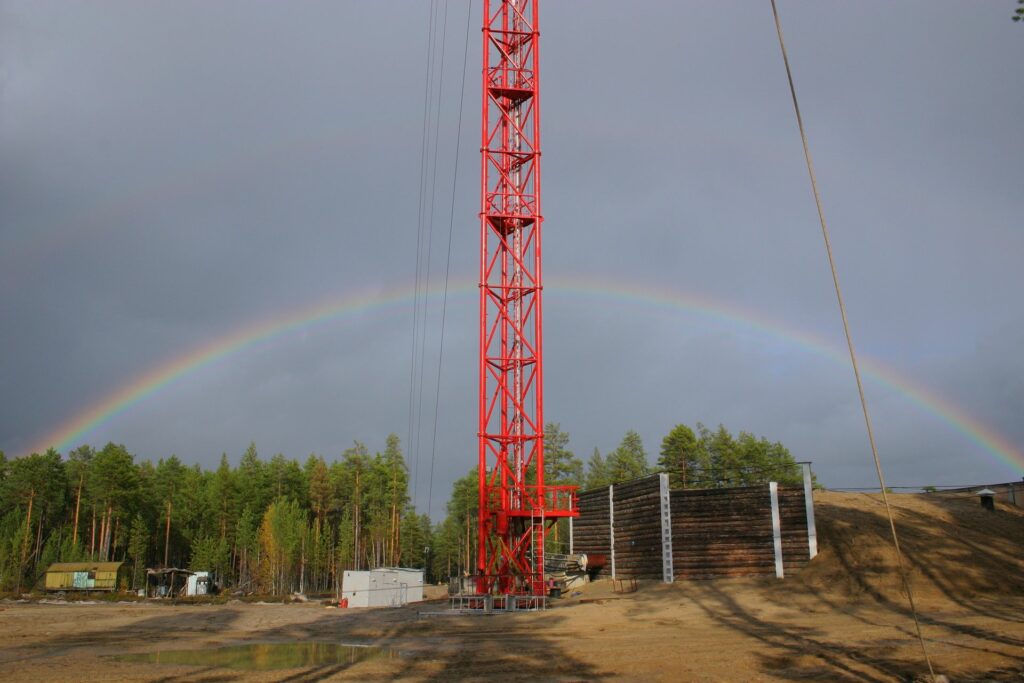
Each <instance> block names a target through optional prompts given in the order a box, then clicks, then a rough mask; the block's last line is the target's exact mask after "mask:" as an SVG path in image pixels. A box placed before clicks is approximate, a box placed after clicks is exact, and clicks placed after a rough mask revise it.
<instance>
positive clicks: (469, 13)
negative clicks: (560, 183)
mask: <svg viewBox="0 0 1024 683" xmlns="http://www.w3.org/2000/svg"><path fill="white" fill-rule="evenodd" d="M466 5H467V6H466V38H465V44H464V45H463V48H462V84H461V86H460V87H459V121H458V124H457V125H456V131H455V168H454V170H453V172H452V200H451V205H450V206H449V209H448V257H447V260H446V261H445V265H444V293H443V294H442V296H441V338H440V343H439V345H438V350H437V385H436V391H435V395H434V435H433V438H432V440H431V444H430V479H429V484H428V487H427V514H428V515H429V514H430V504H431V502H432V499H433V495H434V459H435V455H436V453H437V417H438V407H439V406H440V404H441V365H442V361H443V359H444V327H445V320H446V318H447V314H448V280H449V275H450V274H451V265H452V229H453V226H454V223H455V191H456V185H457V183H458V181H459V151H460V149H461V147H462V144H461V143H462V113H463V107H464V104H465V101H466V63H467V62H468V60H469V28H470V21H471V20H472V17H473V2H472V0H469V2H467V3H466Z"/></svg>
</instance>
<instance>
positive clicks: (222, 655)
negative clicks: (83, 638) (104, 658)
mask: <svg viewBox="0 0 1024 683" xmlns="http://www.w3.org/2000/svg"><path fill="white" fill-rule="evenodd" d="M400 656H401V655H400V654H399V652H398V650H393V649H391V648H385V647H369V646H363V645H342V644H339V643H325V642H322V641H319V642H318V641H305V642H301V643H254V644H250V645H230V646H227V647H216V648H204V649H200V650H157V651H155V652H141V653H138V654H128V655H115V656H113V657H112V659H114V660H115V661H118V662H134V663H142V664H185V665H190V666H212V667H221V668H226V669H243V670H247V671H268V670H271V669H295V668H300V667H306V666H331V665H335V664H355V663H357V662H365V661H370V660H379V659H397V658H398V657H400Z"/></svg>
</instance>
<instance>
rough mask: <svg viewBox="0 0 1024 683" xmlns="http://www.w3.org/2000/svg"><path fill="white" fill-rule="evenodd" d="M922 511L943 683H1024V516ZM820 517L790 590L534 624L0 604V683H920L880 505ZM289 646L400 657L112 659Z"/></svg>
mask: <svg viewBox="0 0 1024 683" xmlns="http://www.w3.org/2000/svg"><path fill="white" fill-rule="evenodd" d="M923 498H924V497H915V498H913V499H912V498H910V497H905V498H904V497H901V501H900V504H899V506H900V507H899V514H900V517H898V521H899V522H900V523H901V525H902V526H904V527H908V529H907V543H908V546H909V550H910V552H911V564H912V566H913V568H914V573H913V576H914V581H915V590H916V591H918V592H919V609H920V611H921V614H922V626H923V629H924V635H925V638H926V641H927V645H928V650H929V653H930V654H931V657H932V660H933V662H934V663H935V665H936V670H937V671H938V672H939V673H943V674H946V675H947V676H949V677H950V679H951V680H954V681H959V680H999V681H1024V590H1021V588H1020V586H1021V583H1022V582H1024V565H1022V559H1021V557H1022V549H1024V516H1022V515H1020V514H1019V513H1017V512H1012V513H1002V514H1000V513H997V515H996V516H995V517H993V516H991V515H989V513H984V514H985V515H989V516H987V517H986V516H977V517H976V519H975V515H976V511H975V510H974V509H973V507H971V506H969V503H970V502H971V501H960V500H950V501H940V500H936V499H933V500H922V499H923ZM818 503H819V505H818V509H819V517H820V524H821V527H822V529H821V531H822V542H823V543H822V545H823V548H822V554H821V555H820V556H819V558H818V559H816V560H815V561H814V562H813V563H812V564H811V565H809V566H808V568H807V569H805V570H804V571H803V572H802V573H801V574H800V575H798V576H794V577H787V578H786V579H784V580H782V581H779V580H776V579H774V578H771V579H769V578H748V579H729V580H718V581H700V582H680V583H676V584H674V585H667V586H666V585H661V584H655V583H646V584H641V587H640V590H639V591H638V592H637V593H635V594H632V595H628V596H620V595H616V594H614V593H612V592H611V587H610V585H609V583H608V582H606V581H602V582H596V583H594V584H591V585H589V586H587V587H586V588H585V590H584V591H583V592H582V594H581V595H578V596H574V597H569V598H566V599H563V600H560V601H557V603H556V604H555V605H554V606H553V607H552V608H551V609H549V610H548V611H546V612H540V613H521V614H510V615H501V616H474V617H465V616H460V617H453V616H433V617H427V616H420V615H419V614H418V613H419V612H420V611H423V610H436V609H441V608H443V607H444V604H443V603H425V604H424V603H421V604H419V605H411V606H408V607H405V608H400V609H347V610H341V609H328V608H325V607H323V606H322V605H316V604H312V603H306V604H292V605H262V604H244V603H229V604H227V605H219V606H214V605H170V604H159V603H114V604H96V603H93V604H76V603H67V604H42V603H38V602H35V603H31V602H29V603H21V602H6V603H0V680H3V681H10V682H12V683H13V682H16V681H31V682H32V683H40V682H42V681H95V680H117V681H151V682H157V681H159V682H161V683H171V682H178V681H200V682H205V683H215V682H220V681H278V682H280V683H285V682H289V683H298V682H300V681H301V682H312V681H328V680H395V679H398V680H452V679H464V680H484V679H487V680H503V681H504V680H531V681H533V680H552V681H583V680H593V679H603V680H625V681H631V680H635V681H759V680H760V681H776V680H778V681H794V680H819V681H891V680H924V676H925V674H926V673H927V668H926V666H925V664H924V660H923V657H922V654H921V649H920V645H919V644H918V642H917V640H916V639H915V638H914V626H913V621H912V619H911V617H910V614H909V610H908V608H907V604H906V600H905V598H904V597H903V596H901V595H900V591H899V590H898V587H896V588H894V587H892V586H891V585H890V584H891V581H892V579H891V576H890V575H889V572H888V569H887V567H888V564H889V563H890V562H891V558H889V557H887V556H886V548H885V546H884V544H883V543H882V541H883V540H884V537H882V536H879V535H878V533H877V531H878V529H879V528H881V529H883V530H884V526H881V525H882V524H883V523H884V519H883V518H881V517H880V516H879V515H878V510H877V508H878V503H877V501H876V500H874V499H872V498H870V497H865V496H860V497H858V496H853V495H851V494H823V495H822V496H821V497H820V498H819V501H818ZM914 520H916V524H917V525H919V526H921V528H918V527H917V526H915V522H914ZM1004 527H1005V528H1004ZM929 530H935V531H934V533H933V532H932V531H929ZM1007 534H1009V537H1008V536H1007ZM1017 534H1019V535H1017ZM979 535H980V536H987V538H986V539H985V543H981V541H980V540H979V538H976V537H975V536H979ZM296 641H324V642H334V643H339V642H340V643H356V644H367V645H379V646H384V647H387V648H392V649H393V651H394V652H393V653H392V655H391V656H388V657H382V658H375V659H368V660H364V661H356V662H351V663H332V664H329V665H320V666H307V667H304V668H291V669H278V670H273V671H239V670H235V669H228V668H214V667H210V666H181V665H169V664H137V663H125V662H118V661H114V660H112V659H111V658H110V657H109V655H115V654H122V653H130V652H145V651H154V650H157V649H161V650H176V649H190V648H213V647H219V646H226V645H234V644H240V643H277V642H296Z"/></svg>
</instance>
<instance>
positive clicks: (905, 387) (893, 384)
mask: <svg viewBox="0 0 1024 683" xmlns="http://www.w3.org/2000/svg"><path fill="white" fill-rule="evenodd" d="M547 290H548V293H549V296H551V295H555V296H559V295H570V296H580V297H585V298H597V297H603V298H605V299H612V300H618V301H620V302H622V303H624V304H627V305H637V304H639V305H643V306H652V307H658V308H668V309H674V310H682V311H685V312H687V313H691V314H696V315H699V316H702V317H705V318H708V319H710V320H714V321H719V322H721V323H726V324H729V325H737V324H738V325H741V326H744V327H748V328H751V329H754V330H756V331H759V332H762V333H766V334H769V335H771V336H773V337H776V338H779V339H781V340H784V341H786V342H787V343H790V344H793V345H796V346H798V347H800V348H803V349H805V350H807V351H810V352H812V353H814V354H816V355H819V356H822V357H825V358H828V359H831V360H833V361H836V362H838V363H840V364H847V363H848V362H849V357H848V356H847V354H846V350H845V348H843V347H838V346H836V345H834V344H832V343H829V342H827V341H825V340H823V339H821V338H819V337H817V336H815V335H813V334H810V333H808V332H806V331H803V330H799V329H796V328H793V327H790V326H788V325H785V324H783V323H780V322H779V321H777V320H772V319H769V318H767V317H765V316H763V315H762V314H760V313H758V312H756V311H750V310H744V309H742V308H740V307H738V306H735V305H732V304H727V303H724V302H721V301H716V300H714V299H711V298H709V297H706V296H695V295H693V294H689V293H686V292H680V291H676V290H672V289H668V288H659V287H654V286H649V285H644V284H636V283H622V282H617V283H608V282H604V281H599V280H595V279H591V278H585V277H570V278H558V279H552V280H551V281H550V283H549V285H548V287H547ZM476 291H477V287H476V283H474V282H458V283H455V284H453V285H451V286H450V287H449V296H450V297H467V296H469V295H470V294H472V293H474V292H476ZM437 294H438V292H436V291H435V292H432V295H437ZM413 297H414V289H413V287H412V286H403V287H398V288H394V289H371V290H366V291H363V292H358V293H355V294H347V295H342V296H340V297H332V298H329V299H327V300H325V301H322V302H319V303H317V304H315V305H312V306H306V307H302V308H297V309H292V310H290V311H288V312H286V313H284V314H282V315H278V316H273V317H269V318H266V319H264V320H260V321H257V322H255V323H253V324H250V325H246V326H243V327H241V328H238V329H236V330H234V331H232V332H230V333H228V334H226V335H223V336H221V337H218V338H216V339H214V340H212V341H210V342H209V343H207V344H203V345H200V346H197V347H196V348H194V349H192V350H190V351H189V352H188V353H185V354H183V355H180V356H176V357H173V358H171V359H169V360H167V361H165V362H164V363H162V364H160V365H158V366H156V367H154V368H153V369H151V370H149V371H147V372H145V373H143V374H141V375H139V376H137V377H136V378H134V379H133V380H132V381H130V382H128V383H127V384H125V385H123V386H121V387H120V388H118V389H117V390H115V391H114V392H112V393H110V394H109V395H107V396H105V397H103V398H101V399H100V400H98V401H96V402H95V403H93V404H92V405H90V406H89V407H87V408H86V409H84V410H82V411H80V412H78V413H77V414H75V415H74V416H72V417H71V418H70V419H68V420H66V421H65V422H63V423H61V424H60V425H58V426H57V427H56V428H55V429H53V430H51V431H50V432H48V433H47V434H46V435H44V436H43V437H42V438H41V439H39V440H38V441H37V442H36V443H35V445H34V447H33V448H32V450H33V451H34V452H41V451H42V450H45V449H46V448H49V447H51V446H52V447H54V448H56V449H57V450H60V451H64V450H67V449H68V448H71V447H73V446H75V445H77V443H78V442H79V441H81V440H83V439H84V438H85V437H86V436H87V435H88V434H89V433H90V432H91V431H93V430H94V429H96V428H97V427H99V426H100V425H102V424H103V423H105V422H107V421H109V420H110V419H112V418H114V417H115V416H117V415H120V414H121V413H123V412H125V411H126V410H128V409H129V408H131V407H132V406H133V405H135V404H136V403H138V402H139V401H142V400H144V399H146V398H147V397H148V396H151V395H153V394H155V393H157V392H159V391H160V390H161V389H163V388H164V387H166V386H168V385H169V384H172V383H174V382H176V381H178V380H180V379H181V378H182V377H184V376H186V375H189V374H191V373H194V372H198V371H199V370H201V369H202V368H205V367H208V366H210V365H212V364H214V363H216V362H217V361H219V360H221V359H224V358H226V357H228V356H232V355H234V354H237V353H240V352H242V351H244V350H245V349H247V348H250V347H252V346H254V345H256V344H259V343H261V342H264V341H267V340H269V339H271V338H273V337H278V336H281V335H285V334H287V333H289V332H292V331H294V330H297V329H301V328H306V327H309V326H312V325H315V324H317V323H321V322H325V321H328V320H337V319H342V318H345V317H350V316H355V315H358V314H361V313H366V312H371V311H372V312H375V313H376V312H381V311H386V310H388V309H390V308H401V307H403V306H406V305H408V304H410V303H411V302H412V300H413ZM862 366H863V369H864V371H865V374H866V375H867V376H869V377H871V378H872V379H874V380H875V381H878V382H880V383H881V384H883V385H885V386H887V387H889V388H891V389H893V390H894V391H896V392H898V393H900V394H902V395H903V396H905V397H906V398H907V399H908V400H909V401H911V402H912V403H913V404H915V405H917V406H918V407H919V408H921V409H922V410H924V411H926V412H928V413H930V414H932V415H935V416H936V417H938V418H940V419H941V420H942V421H943V422H944V423H946V424H947V425H949V426H950V427H951V428H952V429H954V430H955V431H957V432H958V433H960V434H962V435H963V436H965V437H967V438H968V439H969V440H971V441H973V442H974V443H976V444H978V445H979V446H981V447H982V448H983V449H984V450H985V451H986V452H988V453H990V454H992V455H994V456H996V457H997V458H998V459H999V460H1001V461H1003V462H1005V463H1006V464H1008V465H1010V466H1011V467H1012V468H1015V469H1022V468H1024V453H1022V452H1021V451H1020V450H1018V449H1017V448H1016V447H1015V446H1014V445H1013V444H1012V443H1011V442H1010V441H1009V439H1007V438H1006V437H1004V436H1003V435H1001V434H999V433H997V432H996V431H995V430H994V429H992V428H991V427H990V426H988V425H986V424H984V423H983V422H982V421H981V420H979V419H978V418H976V417H974V416H972V415H970V414H968V413H967V412H966V411H965V410H963V409H962V408H960V407H959V406H956V405H955V404H953V402H952V401H950V400H948V399H947V398H944V397H942V396H940V395H938V394H936V393H935V392H933V391H931V390H928V389H925V388H924V387H922V386H920V385H919V384H917V383H916V382H914V381H913V380H911V379H909V378H907V377H905V376H903V375H902V374H900V373H899V372H898V371H896V370H894V369H893V368H890V367H888V366H886V365H884V364H882V363H880V362H879V361H877V360H873V359H869V358H865V359H863V360H862Z"/></svg>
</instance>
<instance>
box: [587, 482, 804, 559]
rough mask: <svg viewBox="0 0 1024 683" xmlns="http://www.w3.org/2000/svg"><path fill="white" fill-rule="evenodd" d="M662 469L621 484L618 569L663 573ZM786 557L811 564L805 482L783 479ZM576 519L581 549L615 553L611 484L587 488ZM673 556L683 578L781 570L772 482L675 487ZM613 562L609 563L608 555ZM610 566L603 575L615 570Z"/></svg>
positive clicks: (617, 490) (616, 490)
mask: <svg viewBox="0 0 1024 683" xmlns="http://www.w3.org/2000/svg"><path fill="white" fill-rule="evenodd" d="M659 491H660V489H659V479H658V476H657V475H654V476H651V477H645V478H643V479H637V480H634V481H630V482H625V483H623V484H616V485H615V486H614V491H613V493H614V520H615V530H614V531H615V573H616V576H619V577H634V578H640V579H661V578H662V536H661V515H660V511H661V508H660V499H659ZM778 501H779V522H780V530H781V534H782V559H783V567H784V570H785V571H786V572H790V571H794V570H796V569H799V568H800V567H802V566H804V565H805V564H807V561H808V557H809V554H808V535H807V509H806V507H805V502H804V489H803V487H801V486H779V487H778ZM579 503H580V517H579V518H578V519H577V520H575V523H574V539H575V540H574V545H575V549H576V552H582V553H596V554H601V555H610V554H611V548H610V546H609V541H610V538H611V529H610V521H611V518H612V516H613V515H611V514H609V512H610V506H609V501H608V489H607V488H602V489H597V490H593V491H586V492H584V493H581V494H580V497H579ZM670 505H671V520H672V563H673V570H674V574H675V576H676V577H677V578H713V577H720V576H744V575H756V574H768V575H771V574H774V573H775V547H774V540H773V534H772V508H771V497H770V494H769V487H768V485H767V484H763V485H760V486H750V487H742V488H729V489H687V490H680V491H672V492H671V495H670ZM609 564H610V563H609ZM610 570H611V567H610V566H609V567H606V568H605V570H604V571H603V572H602V574H603V575H608V574H610Z"/></svg>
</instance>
